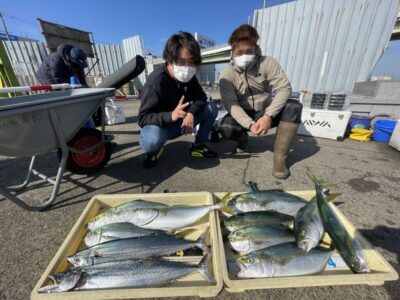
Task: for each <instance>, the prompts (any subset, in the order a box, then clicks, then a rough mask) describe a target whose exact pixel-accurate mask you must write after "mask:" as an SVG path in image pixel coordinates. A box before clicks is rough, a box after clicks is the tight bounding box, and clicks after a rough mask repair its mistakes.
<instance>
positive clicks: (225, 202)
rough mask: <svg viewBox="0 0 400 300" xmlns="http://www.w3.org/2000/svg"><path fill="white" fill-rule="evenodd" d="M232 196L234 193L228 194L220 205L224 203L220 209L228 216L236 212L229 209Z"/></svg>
mask: <svg viewBox="0 0 400 300" xmlns="http://www.w3.org/2000/svg"><path fill="white" fill-rule="evenodd" d="M231 195H232V192H229V193H226V194H225V196H224V197H223V198H222V199H221V202H220V203H222V205H221V207H220V209H221V210H222V211H223V212H226V213H228V214H234V212H233V211H232V210H230V209H229V208H228V202H229V199H230V198H231Z"/></svg>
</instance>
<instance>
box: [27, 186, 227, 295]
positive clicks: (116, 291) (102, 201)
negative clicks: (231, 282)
mask: <svg viewBox="0 0 400 300" xmlns="http://www.w3.org/2000/svg"><path fill="white" fill-rule="evenodd" d="M137 199H143V200H148V201H153V202H160V203H164V204H168V205H192V206H196V205H212V204H214V202H213V195H212V194H210V193H208V192H193V193H162V194H157V193H154V194H124V195H118V194H115V195H97V196H95V197H93V198H92V200H90V202H89V204H88V205H87V206H86V208H85V210H84V211H83V212H82V214H81V216H80V217H79V219H78V221H77V222H76V223H75V226H74V227H73V228H72V230H71V232H70V233H69V234H68V236H67V238H66V239H65V241H64V243H63V244H62V245H61V247H60V249H59V250H58V252H57V253H56V255H55V257H54V258H53V260H52V261H51V263H50V265H49V266H48V268H47V269H46V271H45V272H44V273H43V275H42V276H41V278H40V280H39V282H38V283H37V285H36V286H35V288H34V289H33V291H32V293H31V300H50V299H58V300H63V299H65V300H72V299H77V300H81V299H85V300H94V299H136V298H152V297H174V298H175V297H178V296H196V297H215V296H217V295H218V294H219V292H220V291H221V290H222V289H223V281H222V272H221V265H220V263H221V259H220V257H219V252H220V251H219V249H218V245H219V237H218V235H217V234H218V231H219V229H218V227H219V226H218V225H217V223H216V220H217V217H216V215H217V212H216V211H212V212H210V213H209V214H208V215H206V216H204V217H203V218H202V219H200V220H198V221H197V222H196V223H194V224H192V225H190V227H189V228H190V229H191V230H187V231H186V234H185V239H188V240H197V239H198V238H199V237H200V236H201V235H202V234H203V233H204V232H206V231H208V234H207V237H206V243H207V244H208V245H209V246H210V247H211V251H212V255H211V262H210V266H209V268H210V272H211V274H212V275H213V277H214V279H215V283H208V282H207V281H205V280H204V279H203V277H201V275H199V274H192V275H189V276H186V277H182V278H180V279H178V280H177V281H174V282H171V283H169V284H165V285H163V286H157V287H152V286H149V287H136V288H113V289H97V290H83V291H68V292H62V293H39V292H38V289H39V288H40V287H43V286H44V285H47V283H48V282H49V281H48V279H47V276H48V275H49V274H54V273H58V272H64V271H66V270H67V269H68V263H67V259H66V258H67V257H68V256H70V255H72V254H73V253H76V252H77V251H78V250H82V249H83V248H85V245H84V242H83V239H84V236H85V235H86V232H87V223H88V221H89V220H90V219H92V218H93V217H94V216H96V215H98V214H99V213H101V212H103V210H104V209H107V208H110V207H114V206H117V205H120V204H122V203H125V202H128V201H132V200H137ZM175 260H176V261H182V262H188V263H196V264H197V263H198V261H199V257H198V256H183V257H177V258H176V259H175Z"/></svg>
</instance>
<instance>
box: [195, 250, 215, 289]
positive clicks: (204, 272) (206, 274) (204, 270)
mask: <svg viewBox="0 0 400 300" xmlns="http://www.w3.org/2000/svg"><path fill="white" fill-rule="evenodd" d="M210 259H211V256H210V255H206V256H205V257H204V258H203V259H202V260H201V262H200V269H199V273H200V275H201V276H202V277H203V278H204V279H205V280H207V281H208V282H209V283H215V279H214V277H213V276H212V275H211V273H210V271H209V270H208V263H209V262H210Z"/></svg>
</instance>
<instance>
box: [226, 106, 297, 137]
mask: <svg viewBox="0 0 400 300" xmlns="http://www.w3.org/2000/svg"><path fill="white" fill-rule="evenodd" d="M302 110H303V105H302V104H301V103H300V102H299V101H297V100H294V99H289V100H288V101H287V102H286V104H285V106H284V107H283V109H282V110H281V112H280V113H279V114H278V115H277V116H276V117H274V118H272V124H271V128H274V127H277V126H278V124H279V122H280V121H284V122H291V123H301V112H302ZM245 112H246V113H247V115H248V116H249V117H250V118H252V119H253V120H254V121H257V120H258V119H259V118H261V117H262V116H264V114H265V109H263V110H260V111H254V110H245ZM218 131H219V132H220V133H221V134H222V136H223V137H224V138H225V139H228V140H238V139H239V138H240V137H241V136H242V135H243V133H246V132H247V131H248V128H244V127H242V126H241V125H240V124H239V123H238V122H236V120H235V119H234V118H233V117H232V116H231V115H230V114H227V115H226V116H225V117H223V118H222V120H221V122H220V125H219V128H218Z"/></svg>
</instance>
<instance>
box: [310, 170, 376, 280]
mask: <svg viewBox="0 0 400 300" xmlns="http://www.w3.org/2000/svg"><path fill="white" fill-rule="evenodd" d="M308 176H309V177H310V179H311V180H312V181H313V182H314V184H315V190H316V194H317V196H316V197H317V206H318V212H319V215H320V217H321V220H322V223H323V224H324V228H325V230H326V231H327V232H328V234H329V236H330V238H331V239H332V241H333V244H334V245H335V247H336V249H338V251H339V253H340V255H341V256H342V258H343V260H344V261H345V262H346V264H347V265H348V267H349V268H350V269H351V270H352V271H353V272H354V273H368V272H370V269H369V267H368V264H367V261H366V259H365V256H364V252H363V249H362V246H361V244H360V242H359V241H358V240H355V239H353V238H352V237H351V236H350V235H349V234H348V232H347V231H346V229H345V228H344V226H343V224H342V223H341V222H340V221H339V218H338V217H337V216H336V213H335V212H334V211H333V209H332V208H331V206H330V205H329V203H328V201H327V199H326V195H325V194H324V193H323V189H322V185H321V182H320V181H319V180H318V179H317V178H316V177H314V176H311V175H308Z"/></svg>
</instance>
